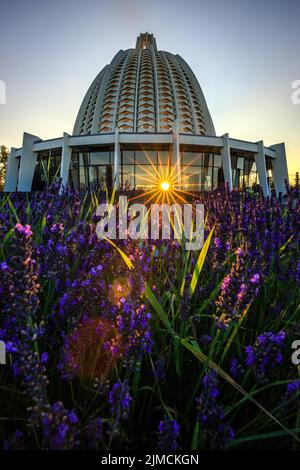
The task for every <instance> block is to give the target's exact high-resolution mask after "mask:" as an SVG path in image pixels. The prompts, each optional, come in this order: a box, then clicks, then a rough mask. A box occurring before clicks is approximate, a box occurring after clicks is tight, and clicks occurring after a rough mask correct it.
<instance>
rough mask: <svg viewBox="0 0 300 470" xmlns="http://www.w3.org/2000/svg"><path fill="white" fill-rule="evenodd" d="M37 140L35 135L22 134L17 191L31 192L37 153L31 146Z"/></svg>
mask: <svg viewBox="0 0 300 470" xmlns="http://www.w3.org/2000/svg"><path fill="white" fill-rule="evenodd" d="M37 140H39V137H37V136H36V135H31V134H27V132H24V134H23V145H22V156H21V162H20V170H19V181H18V191H31V185H32V180H33V175H34V170H35V165H36V159H37V153H35V152H34V151H33V144H34V142H35V141H37Z"/></svg>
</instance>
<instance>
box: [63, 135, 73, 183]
mask: <svg viewBox="0 0 300 470" xmlns="http://www.w3.org/2000/svg"><path fill="white" fill-rule="evenodd" d="M69 138H70V135H69V134H67V133H66V132H64V135H63V146H62V149H61V163H60V178H61V186H62V187H63V186H67V185H68V181H69V170H70V163H71V154H72V148H71V147H70V146H69Z"/></svg>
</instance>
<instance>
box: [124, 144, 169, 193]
mask: <svg viewBox="0 0 300 470" xmlns="http://www.w3.org/2000/svg"><path fill="white" fill-rule="evenodd" d="M172 158H173V157H172V152H171V151H170V150H154V149H153V148H152V149H147V148H143V149H142V148H140V147H138V148H135V149H123V150H122V151H121V186H122V188H123V189H133V188H136V189H145V190H147V189H152V188H153V187H155V186H156V185H157V184H158V182H159V181H160V180H162V179H167V180H168V179H170V175H171V173H170V172H171V165H172V163H173V162H172Z"/></svg>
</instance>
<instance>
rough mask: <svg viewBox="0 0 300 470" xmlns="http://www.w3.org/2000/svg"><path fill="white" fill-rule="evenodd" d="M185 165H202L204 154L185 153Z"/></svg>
mask: <svg viewBox="0 0 300 470" xmlns="http://www.w3.org/2000/svg"><path fill="white" fill-rule="evenodd" d="M182 162H183V165H202V154H201V153H196V152H184V153H183V157H182Z"/></svg>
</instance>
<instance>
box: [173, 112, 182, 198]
mask: <svg viewBox="0 0 300 470" xmlns="http://www.w3.org/2000/svg"><path fill="white" fill-rule="evenodd" d="M172 133H173V148H172V152H173V161H174V164H175V166H176V169H175V177H176V180H177V189H181V156H180V142H179V122H178V119H176V120H175V122H174V124H173V127H172Z"/></svg>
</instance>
